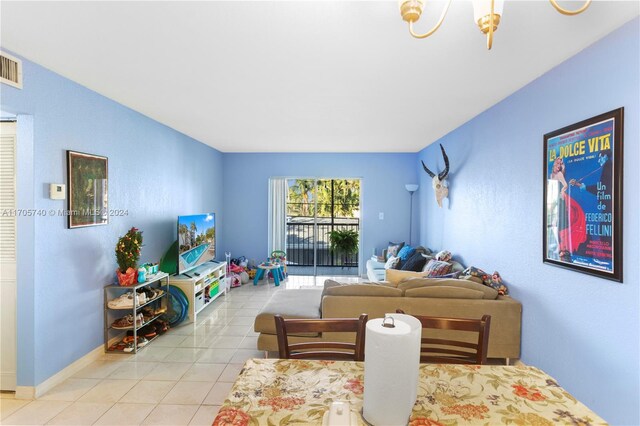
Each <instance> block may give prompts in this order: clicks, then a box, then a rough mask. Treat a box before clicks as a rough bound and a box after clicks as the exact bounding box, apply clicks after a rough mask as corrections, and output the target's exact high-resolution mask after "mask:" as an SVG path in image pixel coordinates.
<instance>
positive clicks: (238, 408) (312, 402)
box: [213, 359, 606, 426]
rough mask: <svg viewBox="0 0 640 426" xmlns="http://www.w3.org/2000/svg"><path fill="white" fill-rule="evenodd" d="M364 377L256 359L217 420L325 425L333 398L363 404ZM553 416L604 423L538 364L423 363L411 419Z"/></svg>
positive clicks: (353, 365) (417, 424)
mask: <svg viewBox="0 0 640 426" xmlns="http://www.w3.org/2000/svg"><path fill="white" fill-rule="evenodd" d="M363 382H364V363H361V362H352V361H306V360H285V359H251V360H248V361H247V362H246V364H245V366H244V368H243V370H242V372H241V373H240V375H239V376H238V379H237V381H236V383H235V384H234V386H233V388H232V389H231V391H230V392H229V395H228V397H227V399H226V400H225V402H224V405H223V406H222V407H221V408H220V411H219V412H218V416H217V417H216V419H215V421H214V423H213V424H214V426H222V425H234V426H241V425H287V424H296V425H304V424H311V425H313V424H321V423H322V416H323V414H324V413H325V412H326V411H327V409H328V407H329V405H330V404H331V402H332V401H349V403H350V404H351V407H352V410H353V411H356V412H359V411H361V409H362V394H363V391H364V386H363ZM554 423H555V424H565V425H596V424H606V422H605V421H604V420H603V419H602V418H600V417H598V415H596V414H595V413H594V412H592V411H591V410H589V409H588V408H587V407H586V406H585V405H584V404H582V403H581V402H579V401H577V400H576V399H575V398H574V397H573V396H571V395H570V394H569V393H568V392H567V391H565V390H564V389H563V388H561V387H560V386H559V385H558V383H556V381H555V380H554V379H553V378H552V377H551V376H549V375H547V374H546V373H544V372H543V371H541V370H539V369H537V368H535V367H530V366H497V365H454V364H421V365H420V381H419V385H418V398H417V400H416V404H415V406H414V408H413V413H412V414H411V418H410V419H409V425H411V426H422V425H430V426H434V425H447V426H449V425H483V424H488V425H494V424H505V425H510V424H512V425H551V424H554ZM363 424H364V423H363Z"/></svg>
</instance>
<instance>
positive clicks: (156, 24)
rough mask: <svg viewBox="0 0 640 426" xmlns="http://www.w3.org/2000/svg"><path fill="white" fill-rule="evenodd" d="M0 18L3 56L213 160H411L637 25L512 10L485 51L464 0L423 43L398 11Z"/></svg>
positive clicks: (221, 10) (618, 14) (191, 6)
mask: <svg viewBox="0 0 640 426" xmlns="http://www.w3.org/2000/svg"><path fill="white" fill-rule="evenodd" d="M428 3H429V6H428V8H427V12H426V13H427V16H428V17H427V18H426V19H427V22H420V25H419V28H420V27H423V28H425V29H426V27H427V26H428V25H431V24H432V23H434V22H435V20H436V18H437V16H439V14H440V10H441V7H442V4H443V3H442V2H435V3H433V2H428ZM563 4H564V5H567V2H563ZM570 6H571V4H570V2H569V5H567V7H570ZM0 7H1V12H2V13H1V14H2V17H1V24H2V29H1V37H2V38H1V42H2V47H4V48H6V49H9V50H11V51H13V52H15V53H18V54H20V55H22V56H24V57H26V58H27V59H30V60H32V61H34V62H36V63H39V64H41V65H43V66H45V67H47V68H49V69H51V70H53V71H55V72H57V73H59V74H61V75H63V76H65V77H68V78H70V79H71V80H74V81H76V82H78V83H80V84H82V85H84V86H86V87H88V88H90V89H92V90H95V91H96V92H98V93H101V94H103V95H105V96H107V97H109V98H111V99H114V100H116V101H118V102H120V103H122V104H124V105H126V106H128V107H130V108H132V109H134V110H137V111H139V112H141V113H143V114H145V115H147V116H149V117H151V118H153V119H155V120H157V121H159V122H161V123H164V124H166V125H168V126H170V127H172V128H174V129H177V130H179V131H181V132H183V133H185V134H187V135H189V136H192V137H193V138H195V139H198V140H200V141H202V142H204V143H206V144H208V145H211V146H213V147H215V148H217V149H219V150H221V151H223V152H271V151H279V152H415V151H418V150H420V149H422V148H423V147H425V146H426V145H428V144H430V143H432V142H434V141H435V140H437V139H438V138H440V137H441V136H443V135H445V134H446V133H448V132H450V131H451V130H453V129H455V128H456V127H458V126H460V125H461V124H463V123H465V122H466V121H468V120H469V119H471V118H472V117H474V116H475V115H477V114H479V113H481V112H482V111H484V110H486V109H487V108H489V107H490V106H492V105H494V104H495V103H497V102H498V101H500V100H501V99H504V98H505V97H507V96H508V95H509V94H511V93H513V92H514V91H516V90H517V89H519V88H521V87H522V86H524V85H525V84H527V83H529V82H530V81H532V80H533V79H535V78H536V77H538V76H540V75H542V74H543V73H545V72H546V71H548V70H549V69H551V68H553V67H554V66H555V65H557V64H559V63H561V62H562V61H563V60H565V59H566V58H568V57H570V56H572V55H574V54H575V53H577V52H579V51H580V50H582V49H584V48H585V47H587V46H588V45H590V44H591V43H593V42H594V41H596V40H598V39H600V38H601V37H603V36H604V35H606V34H608V33H609V32H611V31H612V30H614V29H616V28H618V27H619V26H621V25H622V24H623V23H625V22H627V21H629V20H631V19H633V17H634V16H637V15H638V14H639V4H638V2H637V1H627V2H611V1H602V2H594V3H593V4H592V5H591V7H590V8H589V9H588V10H587V12H585V13H583V14H581V15H578V16H575V17H567V16H562V15H560V14H559V13H557V12H556V11H555V10H554V9H553V8H552V7H551V5H550V4H549V3H548V2H546V1H517V2H516V1H507V2H506V5H505V7H504V16H503V21H502V23H501V24H500V28H499V30H498V32H497V33H496V36H495V40H494V47H493V50H491V51H487V50H486V48H485V43H486V42H485V38H484V36H482V34H481V33H480V32H479V30H478V29H477V28H476V26H475V24H474V22H473V10H472V6H471V3H470V2H467V1H462V0H455V1H454V2H453V4H452V6H451V9H450V11H449V15H448V16H447V18H446V19H445V21H444V24H443V25H442V27H441V28H440V29H439V30H438V31H437V32H436V33H435V35H433V36H432V37H430V38H428V39H425V40H416V39H413V38H412V37H410V36H409V34H408V32H407V28H406V26H405V24H404V22H403V21H402V20H401V18H400V14H399V11H398V4H397V2H395V1H381V2H380V1H378V2H357V1H352V2H338V1H307V2H302V1H297V2H293V1H288V2H285V1H275V2H271V1H264V2H243V1H235V2H212V1H209V2H207V1H196V2H186V1H179V2H178V1H143V2H133V1H127V2H115V1H109V2H68V1H67V2H57V1H47V2H11V1H5V0H2V2H1V6H0ZM423 19H425V18H423ZM26 84H28V81H26Z"/></svg>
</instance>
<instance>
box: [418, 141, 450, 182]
mask: <svg viewBox="0 0 640 426" xmlns="http://www.w3.org/2000/svg"><path fill="white" fill-rule="evenodd" d="M440 150H441V151H442V158H444V170H443V171H441V172H440V173H439V174H438V179H440V180H443V179H445V178H446V177H447V175H448V174H449V157H447V153H446V152H445V151H444V147H443V146H442V144H440ZM422 165H423V166H424V163H422ZM425 168H426V167H425ZM431 177H433V175H432V176H431Z"/></svg>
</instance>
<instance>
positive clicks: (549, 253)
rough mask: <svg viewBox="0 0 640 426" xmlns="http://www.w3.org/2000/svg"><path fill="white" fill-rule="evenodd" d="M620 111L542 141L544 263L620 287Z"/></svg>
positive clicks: (549, 136)
mask: <svg viewBox="0 0 640 426" xmlns="http://www.w3.org/2000/svg"><path fill="white" fill-rule="evenodd" d="M623 116H624V108H618V109H616V110H613V111H610V112H607V113H605V114H601V115H598V116H597V117H593V118H590V119H588V120H584V121H581V122H579V123H576V124H573V125H571V126H567V127H565V128H562V129H560V130H556V131H554V132H551V133H547V134H546V135H544V200H543V226H544V227H543V233H542V241H543V245H542V247H543V261H544V262H545V263H551V264H553V265H557V266H560V267H564V268H569V269H574V270H576V271H580V272H583V273H586V274H590V275H596V276H599V277H602V278H607V279H610V280H614V281H619V282H622V164H623V161H622V131H623V125H622V121H623Z"/></svg>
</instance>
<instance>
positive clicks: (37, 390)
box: [16, 345, 104, 399]
mask: <svg viewBox="0 0 640 426" xmlns="http://www.w3.org/2000/svg"><path fill="white" fill-rule="evenodd" d="M103 355H104V345H100V346H98V347H97V348H95V349H94V350H92V351H91V352H89V353H87V354H86V355H84V356H83V357H81V358H78V359H77V360H75V361H74V362H72V363H71V364H69V365H67V366H66V367H65V368H63V369H62V370H60V371H58V372H57V373H56V374H54V375H53V376H51V377H49V378H48V379H47V380H45V381H44V382H42V383H40V384H39V385H37V386H16V399H35V398H39V397H41V396H42V395H44V394H45V393H47V392H48V391H49V390H51V389H52V388H54V387H55V386H57V385H59V384H60V383H62V382H64V381H65V380H67V379H68V378H69V377H71V376H73V375H74V374H76V373H77V372H78V371H80V370H82V369H83V368H85V367H86V366H87V365H89V364H91V363H92V362H93V361H97V360H99V359H100V358H102V356H103Z"/></svg>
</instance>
